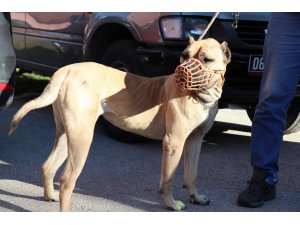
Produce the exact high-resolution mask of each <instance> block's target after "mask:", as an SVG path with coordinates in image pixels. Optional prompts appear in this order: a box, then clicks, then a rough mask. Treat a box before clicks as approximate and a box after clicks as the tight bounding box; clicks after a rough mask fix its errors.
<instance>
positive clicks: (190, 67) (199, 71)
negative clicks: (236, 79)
mask: <svg viewBox="0 0 300 225" xmlns="http://www.w3.org/2000/svg"><path fill="white" fill-rule="evenodd" d="M216 74H220V75H221V79H222V82H220V87H222V86H223V84H224V80H225V77H224V74H225V70H212V69H207V68H205V67H204V66H203V64H202V63H201V62H200V61H199V60H198V59H195V58H189V59H187V60H185V61H184V62H183V63H182V64H180V65H179V66H177V67H176V70H175V81H176V84H177V86H178V87H179V88H180V89H181V90H191V91H201V90H203V89H206V88H208V87H210V86H212V85H213V84H212V83H215V81H213V79H212V78H213V77H214V76H215V75H216Z"/></svg>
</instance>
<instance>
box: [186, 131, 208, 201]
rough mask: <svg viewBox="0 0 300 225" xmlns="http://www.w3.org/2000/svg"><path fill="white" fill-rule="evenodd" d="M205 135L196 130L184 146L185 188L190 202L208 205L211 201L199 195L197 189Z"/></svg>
mask: <svg viewBox="0 0 300 225" xmlns="http://www.w3.org/2000/svg"><path fill="white" fill-rule="evenodd" d="M203 137H204V134H203V133H202V132H201V131H199V130H195V131H194V132H193V133H191V134H190V136H189V137H188V139H187V140H186V142H185V146H184V186H185V187H186V188H187V189H188V194H189V200H190V202H191V203H193V204H200V205H208V204H209V199H208V198H207V197H206V196H204V195H201V194H199V193H198V189H197V187H196V185H197V184H196V183H197V174H198V162H199V156H200V150H201V146H202V141H203Z"/></svg>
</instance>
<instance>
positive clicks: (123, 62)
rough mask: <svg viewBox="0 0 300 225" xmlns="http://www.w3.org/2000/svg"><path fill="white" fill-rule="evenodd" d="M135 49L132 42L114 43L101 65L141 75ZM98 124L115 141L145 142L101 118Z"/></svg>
mask: <svg viewBox="0 0 300 225" xmlns="http://www.w3.org/2000/svg"><path fill="white" fill-rule="evenodd" d="M136 48H137V44H136V43H135V42H134V41H132V40H119V41H117V42H114V43H113V44H112V45H111V46H110V47H108V48H107V50H106V51H105V53H104V54H103V56H102V58H101V63H102V64H104V65H107V66H110V67H113V68H116V69H119V70H122V71H125V72H132V73H135V74H142V70H141V66H140V62H139V59H138V57H137V54H136ZM100 123H101V126H102V127H103V128H104V131H105V133H106V134H107V135H108V136H109V137H111V138H113V139H115V140H117V141H121V142H126V143H136V142H142V141H145V140H147V139H146V138H144V137H142V136H139V135H137V134H133V133H129V132H126V131H124V130H121V129H119V128H117V127H115V126H114V125H112V124H111V123H109V122H108V121H107V120H105V119H104V118H103V117H101V118H100Z"/></svg>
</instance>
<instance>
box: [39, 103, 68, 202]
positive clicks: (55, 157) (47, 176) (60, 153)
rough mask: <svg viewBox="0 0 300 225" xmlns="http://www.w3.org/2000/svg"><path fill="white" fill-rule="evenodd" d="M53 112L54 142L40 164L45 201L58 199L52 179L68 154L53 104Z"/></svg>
mask: <svg viewBox="0 0 300 225" xmlns="http://www.w3.org/2000/svg"><path fill="white" fill-rule="evenodd" d="M53 114H54V121H55V126H56V138H55V143H54V146H53V149H52V152H51V153H50V155H49V157H48V159H47V160H46V161H45V162H44V164H43V166H42V179H43V185H44V198H45V200H47V201H59V193H58V192H55V191H54V186H53V179H54V176H55V174H56V171H57V170H58V168H59V167H60V166H61V165H62V164H63V162H64V161H65V160H66V158H67V156H68V148H67V137H66V133H65V130H64V127H63V123H62V119H61V117H60V114H59V113H58V110H57V108H56V106H55V105H53Z"/></svg>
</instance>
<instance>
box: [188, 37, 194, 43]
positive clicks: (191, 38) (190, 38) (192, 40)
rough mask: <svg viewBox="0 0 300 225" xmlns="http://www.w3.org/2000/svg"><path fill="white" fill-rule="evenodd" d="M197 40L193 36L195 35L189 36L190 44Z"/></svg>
mask: <svg viewBox="0 0 300 225" xmlns="http://www.w3.org/2000/svg"><path fill="white" fill-rule="evenodd" d="M194 42H195V39H194V38H193V36H189V44H190V45H191V44H193V43H194Z"/></svg>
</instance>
